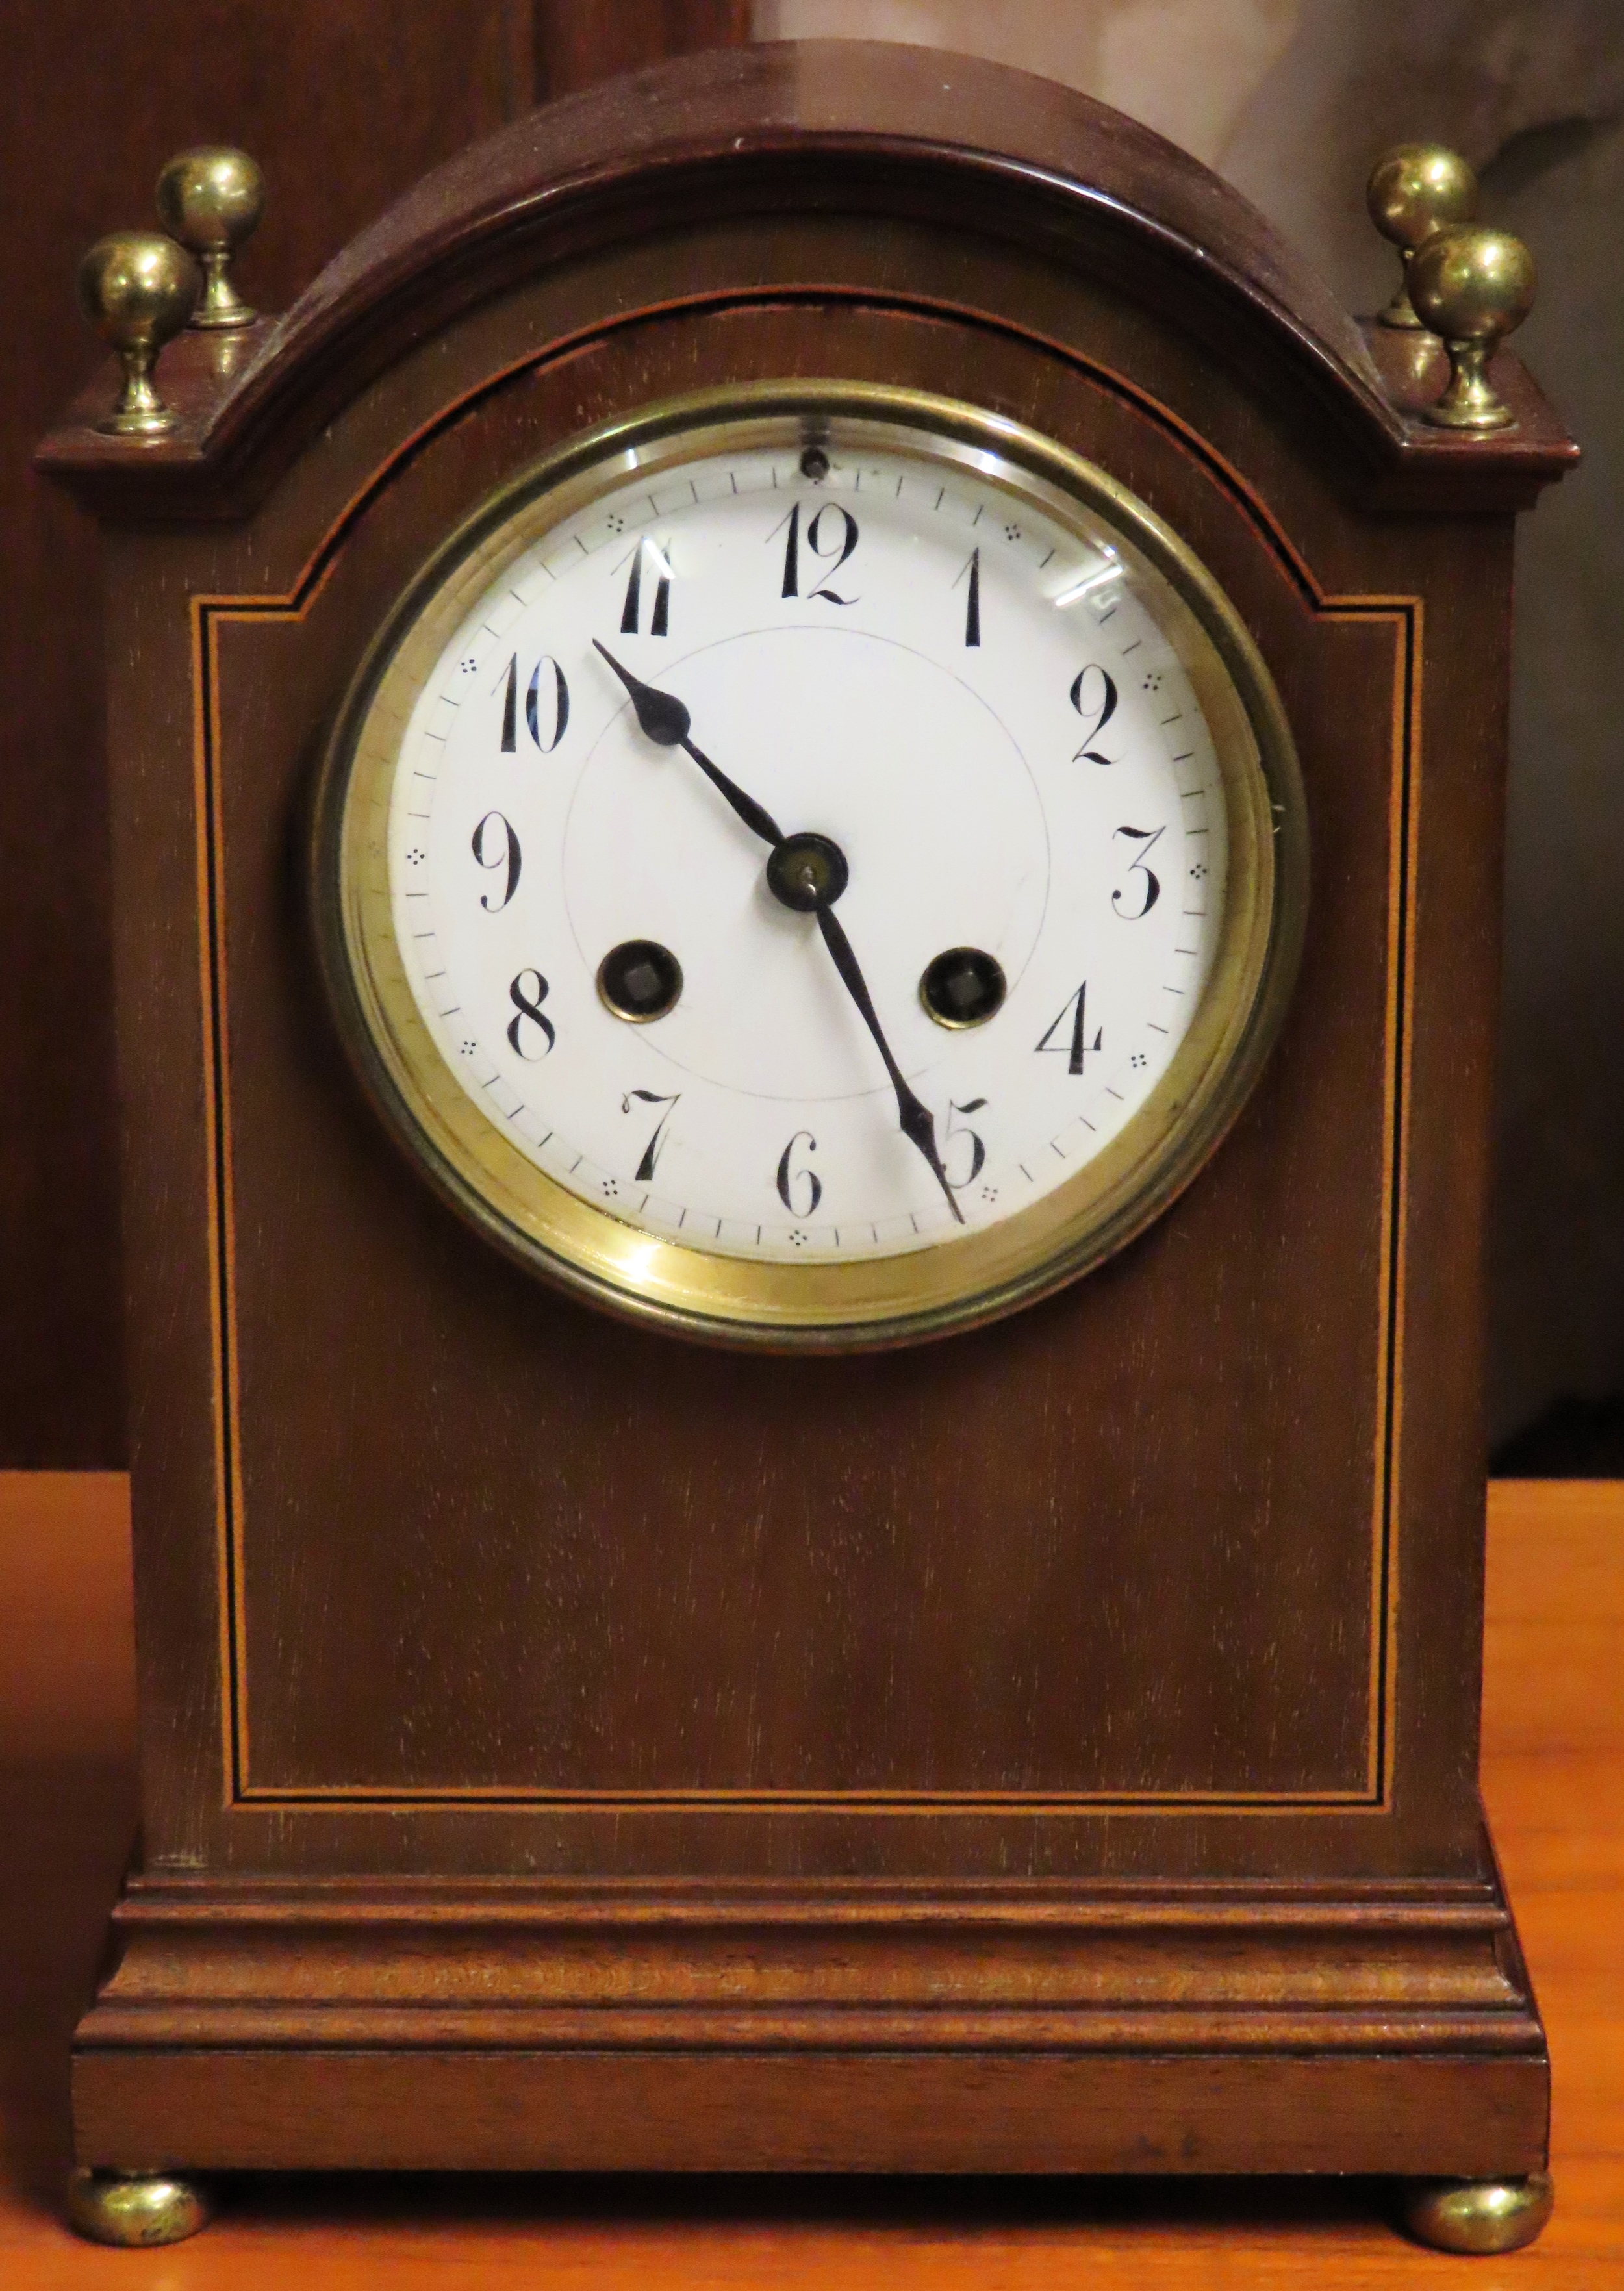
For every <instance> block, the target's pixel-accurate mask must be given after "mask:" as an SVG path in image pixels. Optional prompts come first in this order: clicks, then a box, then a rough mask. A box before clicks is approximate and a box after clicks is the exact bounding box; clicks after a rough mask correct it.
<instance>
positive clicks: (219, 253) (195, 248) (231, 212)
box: [157, 143, 265, 333]
mask: <svg viewBox="0 0 1624 2291" xmlns="http://www.w3.org/2000/svg"><path fill="white" fill-rule="evenodd" d="M157 209H158V221H160V222H161V223H162V224H163V226H164V228H165V230H166V231H168V232H169V234H170V236H171V237H173V238H178V239H179V240H180V242H181V245H182V246H188V247H189V248H190V249H191V251H192V253H194V254H195V255H196V256H197V260H198V261H199V262H201V263H202V265H203V277H204V287H203V299H202V301H200V302H199V303H198V305H197V309H195V310H194V311H193V313H192V317H191V324H192V325H193V326H197V327H200V328H203V329H205V330H207V331H209V332H211V333H213V332H218V331H221V330H226V329H229V328H231V327H235V326H251V325H252V324H253V318H254V316H255V313H254V310H253V306H252V305H251V304H250V303H247V302H245V301H244V300H243V298H242V296H241V295H240V294H239V293H237V287H236V285H235V283H234V282H233V280H232V277H231V273H230V270H229V263H230V261H231V257H232V256H233V255H234V254H235V253H236V252H237V248H238V247H239V246H241V245H242V244H243V242H244V241H245V239H247V238H249V237H252V236H253V230H254V227H255V225H256V224H257V223H258V221H259V220H260V217H261V214H262V213H264V209H265V178H264V176H263V175H262V174H261V173H260V170H259V167H258V165H256V163H255V162H254V161H253V160H252V159H251V158H250V157H248V154H247V153H246V151H234V150H232V149H230V147H229V145H227V144H223V143H203V144H199V145H198V147H197V149H196V150H193V151H180V152H177V153H176V155H175V157H173V159H172V160H171V161H170V162H169V165H167V166H166V167H165V170H164V172H163V173H162V174H161V175H160V176H159V177H158V181H157Z"/></svg>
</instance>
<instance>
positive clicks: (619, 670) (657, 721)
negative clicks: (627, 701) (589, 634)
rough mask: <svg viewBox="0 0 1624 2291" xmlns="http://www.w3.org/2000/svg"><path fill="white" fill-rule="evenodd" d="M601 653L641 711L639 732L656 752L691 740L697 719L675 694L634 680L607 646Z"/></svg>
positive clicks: (639, 711)
mask: <svg viewBox="0 0 1624 2291" xmlns="http://www.w3.org/2000/svg"><path fill="white" fill-rule="evenodd" d="M592 642H593V643H594V645H597V646H598V650H599V652H600V653H601V654H602V655H603V656H604V658H605V659H606V660H607V662H608V663H609V666H610V667H611V668H612V669H613V670H614V671H615V675H616V676H618V677H619V679H620V680H621V682H622V683H623V685H624V686H625V687H626V690H627V692H628V693H629V694H630V695H631V705H632V706H633V708H634V709H636V711H637V724H638V729H639V732H641V734H642V735H643V737H644V738H645V739H646V740H652V741H653V742H654V744H655V747H656V748H679V747H680V746H681V745H682V743H683V742H684V741H685V740H686V739H687V736H688V729H689V727H690V725H691V724H692V721H693V719H692V718H691V717H690V716H689V714H688V711H687V709H686V708H685V707H684V706H683V704H682V703H681V701H680V700H679V699H678V697H677V695H676V694H675V693H674V692H661V691H659V690H658V689H657V688H656V687H655V686H654V685H652V684H645V683H644V682H643V679H642V678H641V677H640V676H633V675H632V673H631V670H630V669H629V668H623V667H622V666H621V664H620V663H619V661H617V660H616V659H615V655H614V654H613V653H612V652H611V651H610V650H609V648H608V647H607V645H601V644H598V639H597V638H596V637H594V638H593V639H592Z"/></svg>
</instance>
